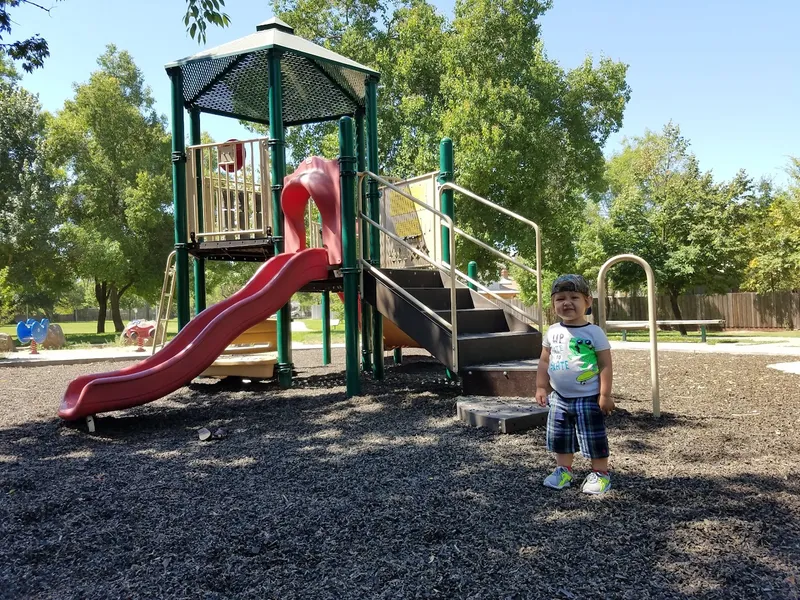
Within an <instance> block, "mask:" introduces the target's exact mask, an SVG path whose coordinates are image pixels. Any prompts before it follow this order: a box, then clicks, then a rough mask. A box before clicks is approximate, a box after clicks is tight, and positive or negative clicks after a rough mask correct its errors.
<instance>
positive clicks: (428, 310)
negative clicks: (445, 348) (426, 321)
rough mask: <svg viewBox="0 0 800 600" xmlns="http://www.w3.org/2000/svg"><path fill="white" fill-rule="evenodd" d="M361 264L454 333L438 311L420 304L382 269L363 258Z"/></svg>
mask: <svg viewBox="0 0 800 600" xmlns="http://www.w3.org/2000/svg"><path fill="white" fill-rule="evenodd" d="M359 262H360V263H361V265H362V266H363V267H365V268H366V270H367V271H368V272H370V273H372V274H373V275H374V276H376V277H377V278H378V279H380V280H381V281H383V282H384V283H385V284H386V285H388V286H389V287H391V288H392V289H394V290H395V291H396V292H397V293H399V294H400V295H401V296H402V297H403V298H405V299H406V300H408V301H409V302H411V304H413V305H414V306H416V307H417V308H418V309H419V310H420V311H422V312H424V313H425V314H427V315H428V316H430V317H431V318H432V319H433V320H435V321H436V322H437V323H438V324H439V325H441V326H442V327H444V328H446V329H448V330H450V331H452V330H453V328H452V327H451V326H450V323H448V322H447V321H445V320H444V319H443V318H442V317H440V316H439V315H437V314H436V311H434V310H433V309H432V308H431V307H430V306H427V305H426V304H424V303H422V302H420V301H419V300H418V299H417V298H414V296H412V295H411V294H409V293H408V292H407V291H406V290H404V289H403V288H402V286H400V284H398V283H397V282H396V281H392V280H391V279H390V278H389V277H387V276H386V275H385V274H384V273H383V272H381V270H380V269H376V268H375V267H373V266H372V265H371V264H369V263H368V262H367V261H365V260H364V259H363V258H362V259H359Z"/></svg>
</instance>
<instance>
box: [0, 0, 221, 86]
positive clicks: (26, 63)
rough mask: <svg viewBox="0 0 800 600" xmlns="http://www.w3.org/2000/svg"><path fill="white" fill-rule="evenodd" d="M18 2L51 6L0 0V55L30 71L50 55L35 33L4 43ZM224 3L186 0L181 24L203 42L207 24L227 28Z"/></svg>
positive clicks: (29, 1) (28, 2)
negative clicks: (4, 55)
mask: <svg viewBox="0 0 800 600" xmlns="http://www.w3.org/2000/svg"><path fill="white" fill-rule="evenodd" d="M55 1H58V0H55ZM20 5H29V6H33V7H36V8H39V9H41V10H43V11H45V12H48V13H49V12H50V10H52V9H50V8H46V7H44V6H42V5H41V4H39V3H37V2H33V1H32V0H0V54H3V53H5V54H8V56H10V57H11V58H12V59H13V60H18V61H21V62H22V68H23V69H24V70H25V71H27V72H29V73H30V72H31V71H33V70H34V69H38V68H39V67H41V66H42V65H44V61H45V59H47V57H48V56H50V48H49V46H48V45H47V40H45V39H44V38H43V37H42V36H40V35H39V34H36V35H33V36H31V37H29V38H27V39H24V40H16V41H13V42H4V39H5V38H7V37H8V36H9V35H10V34H11V27H12V25H16V23H15V22H14V21H13V20H12V18H11V9H14V8H17V7H18V6H20ZM224 6H225V0H186V14H185V15H184V18H183V23H184V25H185V26H186V31H187V32H188V33H189V36H190V37H192V38H193V39H197V41H198V42H202V43H205V41H206V30H207V28H208V24H209V23H211V24H212V25H216V26H218V27H227V26H228V25H229V24H230V18H229V17H228V15H227V14H225V13H223V12H222V11H221V7H224Z"/></svg>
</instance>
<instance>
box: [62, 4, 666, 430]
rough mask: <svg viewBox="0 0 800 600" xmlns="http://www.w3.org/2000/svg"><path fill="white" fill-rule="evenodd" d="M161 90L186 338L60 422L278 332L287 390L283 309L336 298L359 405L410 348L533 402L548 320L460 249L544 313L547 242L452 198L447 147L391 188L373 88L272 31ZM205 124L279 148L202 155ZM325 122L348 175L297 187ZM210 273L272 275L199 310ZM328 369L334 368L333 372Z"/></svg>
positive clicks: (245, 145)
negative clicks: (304, 153)
mask: <svg viewBox="0 0 800 600" xmlns="http://www.w3.org/2000/svg"><path fill="white" fill-rule="evenodd" d="M167 72H168V74H169V76H170V78H171V81H172V144H173V152H172V164H173V169H172V171H173V182H174V185H173V192H174V194H173V201H174V215H175V230H174V233H175V251H174V252H173V253H172V254H171V255H170V257H169V259H168V261H167V268H166V271H165V279H164V290H165V293H164V294H163V297H162V305H161V306H160V307H159V315H163V314H168V313H169V310H170V305H171V303H172V302H173V300H174V302H175V304H176V307H177V318H178V328H179V333H178V335H177V336H176V337H175V338H174V339H173V340H171V341H170V342H169V343H168V344H166V345H164V346H163V348H161V350H159V351H158V352H156V351H155V349H156V344H154V354H153V355H152V356H150V357H149V358H147V359H146V360H144V361H142V362H141V363H138V364H137V365H135V366H133V367H129V368H127V369H122V370H120V371H115V372H110V373H101V374H95V375H88V376H85V377H80V378H78V379H76V380H75V381H73V382H72V383H71V384H70V386H69V387H68V389H67V391H66V393H65V394H64V398H63V400H62V404H61V408H60V410H59V415H60V416H61V417H62V418H64V419H77V418H82V417H87V418H89V419H90V418H91V417H92V415H94V414H96V413H99V412H105V411H110V410H118V409H121V408H127V407H131V406H136V405H139V404H143V403H145V402H149V401H151V400H155V399H157V398H160V397H161V396H163V395H165V394H167V393H169V392H171V391H173V390H175V389H177V388H179V387H181V386H182V385H184V384H186V383H188V382H189V381H191V380H192V379H193V378H194V377H196V376H198V375H200V374H203V373H213V372H214V370H213V367H215V366H220V365H219V364H218V363H216V362H215V361H217V360H218V358H219V357H220V356H221V355H223V354H224V353H225V352H226V351H227V352H229V353H233V356H234V357H235V356H237V355H236V353H235V352H236V351H235V349H232V348H230V346H231V344H232V343H233V342H234V341H235V340H236V339H237V338H238V337H239V336H240V335H242V334H244V333H245V332H246V331H247V330H248V329H249V328H251V327H253V326H259V324H263V323H264V322H265V321H266V319H268V318H269V317H271V316H272V315H275V316H276V318H275V320H274V321H272V323H274V340H275V342H274V344H275V347H276V348H275V349H277V361H275V360H272V362H270V364H269V365H261V366H263V367H268V368H269V370H270V374H271V370H272V369H273V366H274V368H275V370H276V371H277V378H278V381H279V383H280V385H281V386H282V387H289V386H290V385H291V381H292V370H293V364H292V356H291V337H290V336H291V327H290V325H291V314H290V306H289V305H290V300H291V297H292V295H293V294H294V293H295V292H299V291H309V292H321V293H322V294H323V306H326V304H327V303H326V299H328V300H329V294H330V293H331V292H334V293H340V294H341V296H342V298H343V302H344V323H345V346H346V352H345V354H346V359H345V360H346V364H345V368H346V391H347V395H348V396H353V395H358V394H360V391H361V380H360V376H361V372H362V371H371V372H372V375H373V377H374V378H375V379H377V380H380V379H382V378H383V376H384V356H385V353H384V351H385V348H387V347H389V348H396V351H395V358H396V360H397V359H399V349H400V348H402V347H404V346H408V345H414V346H419V347H422V348H425V349H426V350H428V351H429V352H430V353H431V354H432V355H433V356H434V357H435V358H437V359H438V360H439V361H440V362H441V363H442V364H443V365H444V366H445V367H446V368H447V372H448V374H449V376H450V377H451V378H452V379H454V380H457V381H458V382H459V383H460V385H461V386H462V389H463V391H464V393H465V394H470V395H487V396H528V395H530V390H531V389H533V388H534V387H535V378H536V368H537V365H538V358H539V355H540V353H541V341H542V336H541V333H540V330H541V328H542V324H543V323H542V311H541V310H539V311H538V314H536V315H533V314H529V313H526V312H525V311H524V310H522V309H520V308H518V307H516V306H514V305H513V304H510V303H509V302H507V301H506V300H504V299H503V298H502V297H500V296H499V295H498V294H497V293H495V292H493V291H492V290H490V289H489V288H487V287H486V286H484V285H483V284H482V283H481V282H479V281H478V280H477V277H476V274H475V273H476V270H475V268H474V266H475V265H474V263H473V264H470V265H469V269H468V272H467V273H464V272H463V271H461V270H460V269H459V267H458V260H457V257H456V247H457V246H456V238H457V237H460V238H461V239H462V240H464V241H466V242H469V243H473V244H476V245H478V246H479V247H481V248H483V249H484V250H486V251H487V252H490V253H492V254H494V255H496V256H497V257H498V258H499V259H501V260H502V261H503V262H505V263H509V264H515V265H517V266H519V267H520V268H522V269H524V270H526V271H527V272H529V273H530V274H532V275H534V276H535V277H536V280H537V283H538V286H537V287H538V290H539V303H538V305H539V307H541V306H542V301H541V293H542V290H541V232H540V230H539V227H538V225H537V224H536V223H534V222H533V221H530V220H529V219H526V218H525V217H522V216H520V215H517V214H515V213H513V212H511V211H509V210H507V209H505V208H504V207H502V206H500V205H498V204H496V203H494V202H491V201H489V200H488V199H485V198H482V197H480V196H478V195H477V194H474V193H473V192H471V191H470V190H467V189H465V188H463V187H461V186H459V185H457V184H456V183H455V181H454V176H453V173H454V160H453V146H452V142H451V141H450V140H449V139H444V140H442V143H441V144H440V149H439V150H440V164H439V170H438V171H434V172H432V173H428V174H426V175H422V176H419V177H414V178H412V179H409V180H406V181H397V180H396V179H391V178H387V177H383V176H381V175H380V174H379V173H380V170H379V160H378V143H377V131H378V127H377V83H378V78H379V74H378V73H377V72H376V71H374V70H372V69H369V68H368V67H365V66H363V65H359V64H358V63H355V62H353V61H351V60H350V59H347V58H346V57H343V56H341V55H338V54H335V53H333V52H331V51H329V50H327V49H325V48H322V47H320V46H317V45H315V44H312V43H310V42H308V41H306V40H303V39H302V38H299V37H297V36H295V35H294V34H293V30H292V29H291V27H289V26H288V25H287V24H285V23H283V22H282V21H280V20H279V19H274V18H273V19H270V20H269V21H267V22H265V23H262V24H261V25H259V26H258V27H257V31H256V33H255V34H253V35H250V36H247V37H245V38H243V39H240V40H237V41H234V42H231V43H229V44H224V45H222V46H220V47H217V48H213V49H209V50H205V51H202V52H200V53H199V54H197V55H195V56H193V57H189V58H186V59H183V60H180V61H176V62H174V63H171V64H169V65H167ZM266 100H268V101H266ZM184 109H185V110H188V112H189V118H190V145H189V146H188V147H185V146H184ZM202 112H206V113H210V114H215V115H223V116H229V117H232V118H236V119H243V120H249V121H252V122H256V123H262V124H269V138H268V139H253V140H245V141H241V142H239V141H235V140H228V141H226V142H221V143H214V144H201V143H200V114H201V113H202ZM325 120H337V121H338V122H339V158H338V160H324V159H321V158H318V157H310V158H307V159H306V160H304V161H303V162H302V163H301V165H300V166H299V167H298V169H297V170H296V171H295V172H294V173H293V174H290V175H288V176H287V175H286V159H285V147H284V146H285V142H284V130H285V127H287V126H292V125H301V124H305V123H312V122H319V121H325ZM455 194H459V196H460V198H461V199H462V200H463V201H474V202H478V203H481V204H482V205H484V206H486V207H487V208H488V209H491V210H493V211H496V212H498V213H499V214H500V215H502V216H503V217H506V218H510V219H514V220H516V221H519V222H521V223H523V224H524V225H526V226H527V227H529V228H530V230H531V234H532V235H533V236H535V242H536V256H535V258H534V260H533V261H531V263H534V264H535V268H534V267H531V266H530V264H529V263H528V262H527V261H525V260H523V259H522V258H520V257H518V256H510V255H509V254H507V253H504V252H502V251H500V250H498V249H496V248H494V247H493V246H492V245H490V244H487V243H486V242H484V241H482V240H480V239H478V238H476V237H474V236H472V235H470V234H469V233H467V232H466V231H464V230H463V229H461V228H460V227H458V226H457V224H456V219H455V210H454V195H455ZM267 196H269V197H268V198H267ZM312 202H313V204H314V206H316V209H317V211H318V213H319V218H318V219H316V218H315V217H314V212H313V211H312V209H311V203H312ZM190 256H191V257H192V258H193V269H194V284H195V287H194V301H195V313H196V316H195V317H194V318H193V319H190V290H189V257H190ZM173 258H174V266H173V264H172V260H173ZM206 260H226V261H258V262H264V264H263V266H262V267H261V268H260V269H259V270H258V271H257V273H256V274H255V275H254V276H253V278H252V279H251V280H250V281H249V282H248V283H247V284H246V285H245V286H244V287H243V288H242V289H241V290H240V291H239V292H237V293H236V294H234V295H233V296H231V297H230V298H228V299H226V300H224V301H222V302H220V303H218V304H216V305H213V306H211V307H206V297H205V296H206V290H205V261H206ZM162 309H164V311H165V312H162ZM653 314H654V313H653ZM325 324H328V327H327V331H328V339H327V343H324V346H325V347H326V348H329V316H328V309H327V307H326V308H325V309H324V310H323V329H324V330H325V329H326V328H325ZM384 324H386V328H385V329H384ZM533 324H537V325H538V326H539V329H538V330H537V329H536V328H535V327H533ZM359 329H360V332H361V335H360V341H361V343H360V344H359ZM157 330H158V328H157ZM163 330H164V331H165V330H166V327H164V328H163ZM387 334H388V337H387ZM163 341H164V340H163V339H162V341H161V343H162V344H163ZM359 351H360V356H359ZM329 360H330V356H329V350H328V354H327V355H326V356H325V357H324V360H323V362H327V361H329ZM654 364H655V363H654ZM236 366H237V367H239V368H241V367H247V365H246V364H241V363H240V364H238V365H236ZM240 372H241V371H240ZM263 372H264V373H266V371H263ZM229 373H231V374H232V373H233V371H229ZM656 393H657V392H656Z"/></svg>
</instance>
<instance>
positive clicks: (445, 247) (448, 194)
mask: <svg viewBox="0 0 800 600" xmlns="http://www.w3.org/2000/svg"><path fill="white" fill-rule="evenodd" d="M448 181H453V140H451V139H450V138H444V139H442V141H441V143H440V144H439V183H446V182H448ZM442 212H443V213H444V214H446V215H447V216H448V217H450V218H451V219H452V218H453V217H454V214H455V210H454V207H453V190H445V191H443V192H442ZM442 260H443V261H444V262H446V263H447V264H450V229H449V228H448V227H446V226H444V225H442Z"/></svg>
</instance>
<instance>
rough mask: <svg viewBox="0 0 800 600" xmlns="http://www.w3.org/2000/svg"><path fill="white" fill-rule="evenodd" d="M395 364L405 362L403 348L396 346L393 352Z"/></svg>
mask: <svg viewBox="0 0 800 600" xmlns="http://www.w3.org/2000/svg"><path fill="white" fill-rule="evenodd" d="M393 357H394V364H396V365H399V364H402V362H403V349H402V348H395V349H394V352H393Z"/></svg>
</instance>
